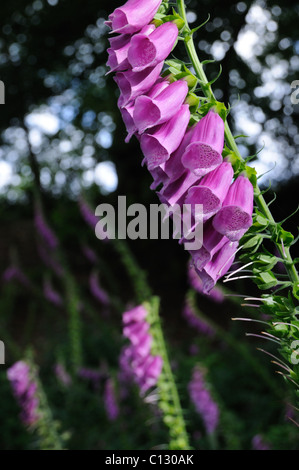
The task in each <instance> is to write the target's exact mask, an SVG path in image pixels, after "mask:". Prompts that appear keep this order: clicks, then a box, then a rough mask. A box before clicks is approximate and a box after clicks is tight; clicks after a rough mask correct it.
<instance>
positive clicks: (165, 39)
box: [128, 22, 179, 72]
mask: <svg viewBox="0 0 299 470" xmlns="http://www.w3.org/2000/svg"><path fill="white" fill-rule="evenodd" d="M178 34H179V30H178V28H177V26H176V25H175V24H174V23H170V22H167V23H163V24H162V25H161V26H158V28H156V29H155V31H153V32H152V33H151V34H149V35H147V34H142V32H141V33H139V34H135V35H134V36H133V37H132V39H131V43H130V48H129V50H128V61H129V63H130V64H131V67H132V70H133V72H141V71H142V70H144V69H146V68H147V67H154V66H155V65H157V64H158V63H159V62H161V61H163V60H165V59H166V58H167V57H168V55H169V54H170V52H171V51H172V49H173V47H174V45H175V42H176V40H177V37H178Z"/></svg>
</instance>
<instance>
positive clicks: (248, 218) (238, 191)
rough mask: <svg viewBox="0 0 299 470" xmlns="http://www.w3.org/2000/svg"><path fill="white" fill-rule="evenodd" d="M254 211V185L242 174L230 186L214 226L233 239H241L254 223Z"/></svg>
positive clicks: (214, 220)
mask: <svg viewBox="0 0 299 470" xmlns="http://www.w3.org/2000/svg"><path fill="white" fill-rule="evenodd" d="M252 212H253V186H252V184H251V182H250V181H249V179H248V178H246V177H244V176H242V175H240V176H238V178H237V179H236V180H235V181H234V182H233V184H232V185H231V186H230V188H229V190H228V193H227V196H226V198H225V199H224V201H223V205H222V208H221V209H220V211H219V212H218V213H217V214H216V215H215V217H214V219H213V226H214V228H215V229H216V230H217V231H218V232H219V233H221V234H222V235H225V236H226V237H227V238H229V239H230V240H231V241H237V240H240V238H241V237H242V236H243V235H244V233H245V232H247V230H248V229H249V227H250V226H251V225H252Z"/></svg>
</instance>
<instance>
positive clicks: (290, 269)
mask: <svg viewBox="0 0 299 470" xmlns="http://www.w3.org/2000/svg"><path fill="white" fill-rule="evenodd" d="M177 7H178V12H179V15H180V16H181V17H182V18H183V19H184V21H185V29H184V31H183V34H184V36H185V46H186V49H187V52H188V55H189V58H190V60H191V62H192V65H193V68H194V70H195V73H196V75H197V78H198V79H199V83H200V86H201V89H202V91H203V93H204V95H205V96H206V97H207V98H208V99H215V96H214V94H213V91H212V88H211V86H210V85H209V81H208V79H207V76H206V74H205V72H204V70H203V66H202V64H201V62H200V60H199V58H198V55H197V52H196V49H195V45H194V41H193V35H192V32H191V30H190V28H189V25H188V21H187V17H186V7H185V2H184V0H177ZM224 134H225V140H226V142H227V144H228V146H229V147H230V148H231V150H232V151H233V152H235V154H236V155H237V156H238V158H239V159H240V160H241V161H244V160H243V158H242V156H241V154H240V151H239V149H238V146H237V144H236V141H235V139H234V137H233V134H232V132H231V130H230V127H229V124H228V122H227V121H226V122H225V127H224ZM254 194H255V202H256V204H257V206H258V207H259V209H260V211H261V212H262V214H263V215H264V216H265V217H267V219H268V220H269V222H270V225H269V230H270V232H271V233H272V235H274V233H275V229H276V226H277V224H276V222H275V220H274V218H273V216H272V213H271V211H270V209H269V207H268V205H267V203H266V201H265V199H264V197H263V195H262V193H261V190H260V188H259V187H258V185H257V184H256V186H255V188H254ZM275 244H276V245H277V248H278V250H279V252H280V255H281V257H282V259H283V260H284V261H285V267H286V270H287V273H288V276H289V278H290V280H291V281H292V283H294V284H296V285H297V287H299V276H298V272H297V270H296V267H295V265H294V262H293V260H292V257H291V254H290V250H289V248H288V247H284V246H283V244H282V243H275Z"/></svg>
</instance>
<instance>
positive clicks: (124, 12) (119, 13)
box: [106, 0, 162, 34]
mask: <svg viewBox="0 0 299 470" xmlns="http://www.w3.org/2000/svg"><path fill="white" fill-rule="evenodd" d="M161 3H162V0H151V1H150V2H149V1H148V0H128V1H127V2H126V3H125V4H124V5H123V6H121V7H119V8H116V9H115V10H114V12H113V13H111V15H109V21H107V22H106V24H107V25H108V26H109V27H110V28H111V29H112V32H113V33H125V34H133V33H136V32H137V31H140V30H141V29H142V28H143V26H145V25H146V24H148V23H149V22H150V21H152V19H153V18H154V16H155V14H156V13H157V11H158V9H159V7H160V5H161Z"/></svg>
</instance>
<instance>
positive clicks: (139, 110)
mask: <svg viewBox="0 0 299 470" xmlns="http://www.w3.org/2000/svg"><path fill="white" fill-rule="evenodd" d="M160 5H161V0H153V1H151V2H149V1H147V0H129V1H128V2H127V3H126V4H125V5H123V6H122V7H120V8H117V9H116V10H115V11H114V12H113V13H112V14H111V15H110V16H109V21H108V22H107V24H108V26H110V28H111V29H112V33H117V35H115V36H113V37H111V38H110V48H109V49H108V54H109V59H108V63H107V65H108V66H109V67H110V71H111V72H115V78H114V79H115V81H116V83H117V85H118V87H119V89H120V96H119V99H118V107H119V109H120V112H121V114H122V117H123V121H124V123H125V125H126V128H127V132H128V136H127V138H126V141H129V139H130V138H131V137H132V135H135V136H136V137H137V139H138V140H139V142H140V146H141V150H142V152H143V155H144V160H143V164H146V166H147V168H148V170H149V172H150V173H151V175H152V176H153V180H154V181H153V184H152V185H151V188H152V189H157V188H158V187H159V192H158V193H157V194H158V196H159V199H160V201H161V202H162V203H165V204H167V205H168V206H169V207H172V206H174V205H179V206H180V207H181V206H183V204H190V206H189V207H190V208H191V214H192V215H193V217H194V215H195V208H196V206H195V205H196V204H201V205H202V208H203V217H202V218H203V221H201V222H200V223H202V222H203V224H204V225H203V228H204V230H203V245H202V247H201V248H200V249H198V250H192V251H191V256H192V262H193V264H194V267H195V269H196V272H197V274H198V275H199V276H200V278H201V280H202V285H203V292H204V293H209V292H210V291H211V289H212V288H213V287H214V285H215V284H216V282H217V281H218V279H219V278H220V277H222V276H223V275H224V274H226V272H227V271H228V270H229V268H230V267H231V265H232V263H233V261H234V257H235V254H236V251H237V248H238V242H239V240H240V238H241V237H242V236H243V235H244V233H245V232H246V231H247V230H248V228H249V227H250V226H251V224H252V211H253V187H252V184H251V183H250V181H249V180H248V179H247V178H246V177H245V176H243V175H239V176H238V177H237V178H236V179H235V180H234V171H233V168H232V165H231V164H230V163H229V162H228V161H224V160H223V158H222V151H223V148H224V122H223V120H222V118H221V117H220V116H219V114H217V113H216V112H215V111H214V110H213V109H210V111H209V112H208V113H207V114H206V115H205V116H204V117H202V118H201V119H200V120H199V121H198V122H197V123H196V124H194V125H191V126H190V125H189V123H190V117H191V114H190V109H189V105H188V104H187V101H186V98H187V95H188V92H189V88H188V84H187V81H185V80H184V79H180V80H175V79H174V77H173V76H171V75H169V76H164V77H162V76H161V71H162V68H163V65H164V61H165V59H166V58H167V56H168V55H169V53H170V52H171V50H172V49H173V47H174V46H175V44H176V41H177V38H178V34H179V31H178V28H177V26H176V25H175V24H174V23H172V22H166V23H163V24H162V25H160V26H158V27H156V26H155V25H154V24H153V23H151V21H152V20H153V18H154V15H155V13H156V12H157V11H158V9H159V7H160ZM164 75H165V74H164ZM174 80H175V81H174ZM161 186H162V188H161ZM195 223H198V222H195V219H194V225H195ZM182 241H184V238H183V239H182Z"/></svg>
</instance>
